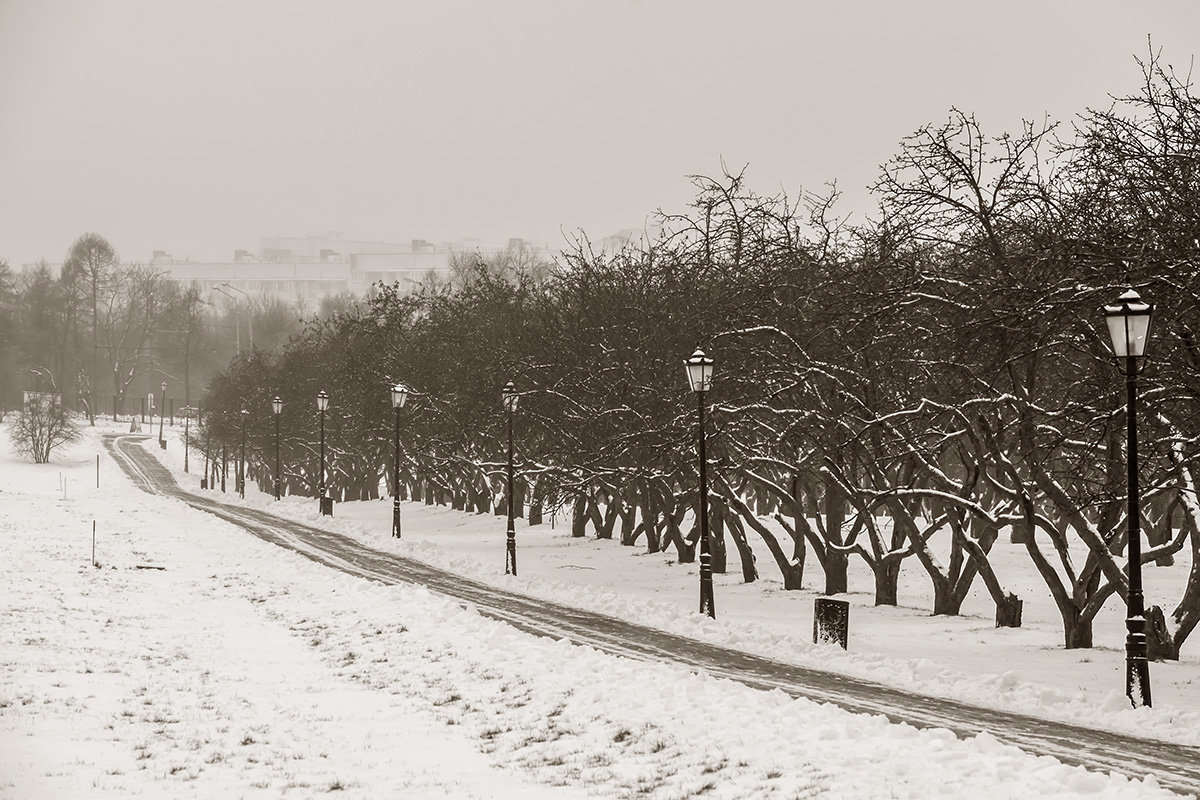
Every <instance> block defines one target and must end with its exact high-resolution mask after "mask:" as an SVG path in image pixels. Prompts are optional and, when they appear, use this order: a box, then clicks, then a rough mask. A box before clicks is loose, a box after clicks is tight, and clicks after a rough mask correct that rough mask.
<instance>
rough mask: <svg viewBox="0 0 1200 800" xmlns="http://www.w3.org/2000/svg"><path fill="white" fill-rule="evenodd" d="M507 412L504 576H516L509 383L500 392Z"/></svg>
mask: <svg viewBox="0 0 1200 800" xmlns="http://www.w3.org/2000/svg"><path fill="white" fill-rule="evenodd" d="M502 394H503V397H504V409H505V411H507V412H508V533H507V536H506V538H505V546H504V574H505V575H516V574H517V530H516V528H515V527H514V525H513V415H514V414H516V413H517V401H518V400H519V399H520V395H518V394H517V387H516V386H514V385H513V382H512V381H509V382H508V383H506V384H505V385H504V390H503V392H502Z"/></svg>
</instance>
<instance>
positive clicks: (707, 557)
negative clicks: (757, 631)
mask: <svg viewBox="0 0 1200 800" xmlns="http://www.w3.org/2000/svg"><path fill="white" fill-rule="evenodd" d="M683 364H684V366H685V367H687V377H688V385H690V386H691V387H692V391H693V392H695V393H696V400H697V403H696V409H697V413H698V416H697V419H698V420H699V426H698V427H699V431H700V433H699V436H698V437H697V445H696V449H697V451H698V452H699V456H700V493H699V496H698V498H697V505H698V506H699V512H700V613H701V614H708V616H710V617H712V618H713V619H716V618H717V610H716V607H715V604H714V602H713V579H712V552H711V548H710V546H709V539H708V458H707V456H706V455H705V453H704V439H705V433H704V393H705V392H707V391H708V390H709V389H711V388H712V370H713V360H712V359H711V358H709V357H708V356H706V355H704V351H703V350H699V349H697V350H696V352H694V353H692V357H691V358H689V359H686V360H685V361H684V362H683Z"/></svg>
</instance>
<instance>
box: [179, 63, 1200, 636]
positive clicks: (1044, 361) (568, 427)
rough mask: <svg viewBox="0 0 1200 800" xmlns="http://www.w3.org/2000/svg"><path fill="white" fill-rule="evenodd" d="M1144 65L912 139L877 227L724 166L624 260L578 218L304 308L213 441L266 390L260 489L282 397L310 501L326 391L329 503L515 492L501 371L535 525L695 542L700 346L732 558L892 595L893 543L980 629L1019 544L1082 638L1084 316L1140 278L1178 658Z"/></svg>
mask: <svg viewBox="0 0 1200 800" xmlns="http://www.w3.org/2000/svg"><path fill="white" fill-rule="evenodd" d="M1143 74H1144V78H1145V80H1144V85H1143V86H1142V87H1141V90H1140V91H1139V92H1137V93H1136V94H1134V95H1132V96H1130V97H1127V98H1124V99H1120V100H1117V101H1115V102H1114V103H1113V104H1112V106H1111V107H1110V108H1108V109H1105V110H1090V111H1087V112H1086V113H1084V114H1082V115H1080V116H1079V117H1078V119H1077V120H1076V122H1075V123H1074V125H1073V126H1062V125H1055V124H1050V123H1045V124H1026V125H1024V126H1023V127H1022V128H1021V129H1020V130H1019V131H1017V132H1015V133H1005V134H1002V135H1000V136H989V135H987V134H986V133H985V132H984V131H983V130H981V128H980V125H979V124H978V123H977V121H976V120H975V118H974V117H973V116H972V115H970V114H967V113H964V112H961V111H958V110H952V111H951V113H950V115H949V117H948V119H947V120H946V121H945V122H942V123H940V124H933V125H928V126H925V127H923V128H921V129H920V130H918V131H917V132H916V133H914V134H913V135H912V136H910V137H908V138H907V139H905V140H904V141H903V142H902V144H901V146H900V149H899V152H898V153H897V155H896V156H895V157H894V158H892V159H891V160H890V161H889V162H888V163H887V164H885V165H884V167H883V168H882V171H881V175H880V178H879V180H878V182H877V183H876V185H875V187H874V188H875V191H876V195H877V197H878V202H879V213H878V215H877V216H876V220H877V221H872V222H868V223H865V224H862V225H850V224H847V223H846V222H844V221H842V220H840V219H839V218H838V217H837V215H836V213H835V207H836V193H835V192H833V191H831V192H830V194H829V196H826V197H817V196H812V195H804V196H802V197H800V198H791V197H789V196H786V195H775V196H762V195H759V194H756V193H755V192H753V191H751V190H750V189H749V188H748V187H747V185H746V182H745V180H744V175H743V174H741V173H726V174H723V175H722V176H721V177H719V178H717V179H710V178H705V177H697V178H695V179H694V180H695V188H696V198H695V201H694V202H693V203H692V205H691V206H690V208H689V209H687V210H686V211H685V212H683V213H677V214H663V215H662V218H661V222H662V224H663V233H662V235H661V236H658V237H656V238H654V239H653V240H652V241H643V242H638V243H633V244H631V245H630V246H628V247H626V248H624V249H622V250H619V251H617V252H596V251H595V250H594V249H593V248H592V247H591V246H590V244H589V243H588V241H587V240H586V239H585V238H581V239H580V240H579V241H577V242H576V243H575V245H574V246H573V247H571V248H569V249H568V250H567V251H566V252H564V253H563V254H562V256H561V259H560V260H559V261H558V262H557V263H556V264H554V265H553V266H552V267H551V268H549V269H547V268H545V265H537V268H536V269H535V268H533V267H532V266H531V265H528V264H525V265H515V266H514V264H513V263H511V262H510V261H506V260H504V259H483V258H479V259H476V260H475V262H474V263H473V264H467V265H464V269H462V270H461V271H460V274H459V276H458V279H457V280H456V281H454V282H453V283H452V284H447V285H432V284H431V285H428V286H425V287H423V288H422V289H421V290H420V291H419V292H417V293H416V294H412V295H408V296H403V295H401V294H400V293H399V292H398V290H397V288H396V287H389V286H379V287H377V289H376V291H375V292H374V293H373V294H372V295H371V296H370V297H369V298H368V299H367V300H365V301H364V302H363V303H361V304H360V305H358V306H356V307H351V308H347V309H345V310H343V311H342V312H341V313H338V314H336V315H333V316H330V317H328V318H325V319H321V320H319V321H316V322H313V323H311V324H309V325H308V326H307V327H306V328H305V330H304V331H303V332H302V333H301V334H300V335H299V336H297V337H296V338H295V339H293V341H292V342H291V343H290V344H289V345H288V346H287V347H286V348H285V349H283V350H282V351H281V352H279V353H264V352H261V351H260V352H254V353H251V354H247V355H244V356H243V357H242V358H240V359H237V360H235V361H234V362H233V363H232V364H231V365H230V366H229V368H228V369H226V370H224V371H223V372H222V373H221V374H220V375H218V376H217V377H216V378H215V379H214V380H213V382H212V383H211V384H210V385H209V388H208V399H207V401H206V403H205V405H206V407H207V408H208V409H209V410H210V412H211V415H210V416H209V417H207V418H206V419H205V420H204V421H203V422H204V424H203V427H202V429H201V431H200V433H199V434H198V440H199V441H200V442H201V443H202V446H205V447H207V448H208V449H209V451H210V453H213V452H216V450H215V449H214V448H215V447H218V446H219V443H221V442H226V443H228V442H229V441H233V437H235V436H236V435H238V433H239V431H238V426H239V424H240V420H239V415H238V412H239V411H240V410H241V409H242V408H246V409H248V410H249V411H250V414H249V417H248V420H249V421H248V424H249V426H250V430H249V432H248V434H249V436H250V441H251V452H252V472H251V474H252V477H253V478H255V479H257V480H258V481H259V482H260V484H261V485H262V487H263V488H264V489H268V490H269V489H270V486H271V482H272V480H273V475H272V474H271V470H272V467H273V463H274V461H273V452H274V451H273V446H274V442H273V433H274V428H273V420H272V415H271V410H270V399H271V398H272V397H273V396H275V395H279V396H280V397H281V398H282V399H283V400H284V402H285V405H284V411H283V417H282V419H281V428H282V430H283V432H284V436H283V444H282V446H283V451H284V455H283V459H282V460H283V463H284V465H285V466H284V468H283V469H284V475H283V479H284V481H285V482H286V484H287V486H288V490H289V491H290V492H294V493H308V494H312V493H314V492H315V486H316V482H317V481H316V472H317V458H318V456H317V452H316V441H317V436H316V427H317V424H318V415H317V411H316V405H315V397H316V394H317V392H318V391H320V390H325V391H327V392H328V393H329V395H330V396H331V398H332V401H331V404H330V410H329V412H328V414H327V417H326V433H327V438H328V441H329V463H330V470H331V475H332V485H333V487H334V491H335V494H336V496H338V497H341V498H346V499H367V498H373V497H377V496H379V495H380V492H381V491H386V487H388V486H390V485H391V483H392V479H393V476H392V475H391V469H392V458H391V446H392V445H391V442H392V436H391V432H392V425H393V415H392V410H391V408H390V404H389V398H388V389H389V387H390V385H391V384H392V383H394V382H402V383H404V384H406V385H407V386H409V387H410V389H411V392H412V393H411V395H410V400H409V404H408V405H407V406H406V407H405V408H404V409H403V412H402V414H401V424H402V426H403V428H402V431H401V436H400V439H401V443H402V445H401V446H402V449H403V453H402V460H401V467H400V470H401V475H400V476H399V478H400V484H401V493H402V494H403V495H405V496H406V497H409V498H412V499H418V500H424V501H425V502H431V503H443V504H447V505H451V506H453V507H455V508H459V509H464V510H473V511H477V512H495V513H499V512H501V511H502V510H503V509H504V507H505V503H506V502H507V501H508V498H506V497H505V496H504V488H505V484H504V481H503V480H502V476H503V468H504V464H503V455H504V452H505V449H504V439H503V437H504V414H503V411H502V408H501V394H500V392H501V387H502V386H503V385H504V384H505V383H506V382H507V381H509V380H512V381H513V382H514V383H515V384H516V386H517V388H518V389H519V391H520V392H521V393H522V397H521V402H520V407H519V412H518V415H517V442H518V467H519V474H520V481H519V482H518V485H517V488H516V490H515V495H516V496H515V497H514V498H513V500H514V502H515V503H516V504H517V508H518V509H520V510H521V512H522V514H523V515H525V516H527V517H528V518H529V521H530V522H531V523H536V522H538V521H540V519H541V515H542V514H543V513H544V512H545V510H546V509H547V508H550V507H553V508H563V509H569V517H570V519H571V520H572V523H571V524H572V531H573V533H574V534H575V535H577V536H584V535H587V534H588V533H591V534H592V535H594V536H597V537H600V538H614V539H618V540H619V541H620V542H621V544H624V545H628V546H635V545H640V546H644V547H646V548H648V549H649V550H651V551H659V550H670V551H673V555H674V557H675V558H676V559H677V560H678V561H680V562H690V561H692V560H693V559H694V558H695V552H696V544H697V539H698V536H699V531H698V530H697V528H696V526H695V523H694V514H693V513H692V512H693V510H694V509H695V508H696V505H697V496H696V493H697V489H696V486H697V475H696V459H695V457H694V455H693V453H694V450H693V447H694V437H695V427H694V426H695V416H694V415H695V407H694V403H695V400H694V398H693V396H692V395H691V393H690V391H689V389H688V387H687V385H686V383H685V380H684V370H683V359H684V358H686V357H687V356H688V355H689V354H690V353H691V352H692V350H693V349H694V348H695V347H697V346H700V347H702V348H704V349H705V350H706V351H707V352H708V353H709V354H710V355H711V356H713V357H714V358H715V359H716V379H715V383H714V389H713V391H712V392H711V393H710V395H711V396H710V401H711V403H712V415H711V429H710V435H711V437H712V438H711V440H710V442H711V445H710V448H709V456H710V467H709V469H710V476H711V478H712V480H711V482H710V487H711V497H710V498H709V501H710V503H711V504H712V518H713V525H714V535H715V542H714V546H715V550H716V559H715V563H716V566H717V568H718V569H719V570H725V569H728V568H729V563H728V562H729V560H730V557H731V556H732V561H733V564H734V565H736V566H735V568H736V569H739V570H740V572H741V574H742V576H743V577H744V579H745V580H746V581H753V580H755V579H756V578H757V576H758V574H759V569H760V565H759V564H758V563H756V561H755V555H754V551H753V549H752V548H751V546H750V544H749V542H750V541H751V540H753V541H755V543H756V547H757V548H758V549H759V551H760V552H764V551H765V552H767V553H769V554H770V557H771V561H772V563H773V565H774V568H775V569H777V570H778V571H779V572H780V574H781V575H782V578H783V582H784V586H785V587H786V588H788V589H798V588H800V586H801V583H802V581H803V580H804V579H805V578H806V574H805V572H806V568H807V567H808V565H809V564H810V563H812V562H814V561H815V562H816V565H817V566H818V567H819V568H820V571H821V574H822V576H823V577H822V582H823V586H822V588H823V590H824V591H825V592H827V593H837V592H842V591H845V590H846V588H847V586H846V575H847V566H848V563H849V561H850V559H859V560H860V561H861V562H862V563H863V564H865V565H866V566H867V567H868V568H869V569H870V571H871V572H872V574H873V575H874V579H875V600H876V602H877V603H879V604H895V603H896V602H897V581H898V577H899V573H900V568H901V565H902V563H905V562H906V561H907V562H908V563H915V564H916V565H919V568H920V569H922V570H923V571H924V572H925V573H926V574H927V575H928V577H929V582H930V609H931V611H933V612H934V613H937V614H956V613H958V612H959V609H960V607H961V604H962V602H963V600H964V598H965V597H966V594H967V592H968V590H969V589H970V587H971V586H972V584H973V583H974V582H975V581H981V582H982V583H983V585H984V586H985V587H986V589H987V591H988V593H989V594H990V596H991V597H992V599H993V601H994V602H995V604H996V607H997V623H998V624H1004V625H1014V624H1019V621H1020V602H1019V600H1018V599H1017V598H1015V597H1013V595H1012V594H1011V593H1010V592H1009V591H1008V589H1007V587H1006V586H1005V584H1004V578H1003V576H1002V575H998V574H997V573H996V571H995V570H994V569H993V567H992V565H991V563H990V561H989V553H990V552H991V551H992V548H993V547H994V546H995V544H996V542H997V540H998V537H999V536H1000V535H1001V534H1002V532H1004V533H1005V535H1008V536H1011V537H1012V540H1013V541H1014V542H1017V543H1019V544H1020V546H1021V547H1022V548H1023V549H1024V550H1025V552H1026V553H1027V554H1028V557H1029V559H1030V560H1031V562H1032V564H1033V565H1034V567H1035V568H1036V570H1037V572H1038V574H1039V575H1040V576H1041V577H1042V579H1043V581H1044V582H1045V586H1046V590H1047V591H1048V592H1049V594H1050V595H1051V596H1052V597H1053V599H1054V602H1055V604H1056V606H1057V608H1058V611H1059V613H1060V615H1061V619H1062V629H1063V641H1064V644H1065V646H1066V647H1068V648H1075V647H1089V646H1091V644H1092V624H1093V620H1094V619H1095V616H1096V614H1097V612H1098V611H1099V610H1100V608H1101V606H1102V605H1103V604H1104V603H1105V602H1106V601H1107V600H1108V599H1110V598H1111V597H1112V596H1113V595H1114V594H1116V595H1117V596H1118V597H1120V596H1124V594H1125V591H1126V588H1127V581H1128V578H1127V571H1126V565H1125V563H1124V557H1123V555H1122V554H1123V553H1124V550H1125V545H1126V542H1125V532H1126V519H1125V514H1126V510H1125V509H1126V481H1125V454H1124V447H1125V435H1124V431H1125V398H1124V385H1123V379H1122V378H1121V376H1120V375H1119V373H1118V371H1117V369H1116V366H1115V364H1114V362H1113V359H1112V358H1111V354H1110V349H1109V345H1108V343H1107V334H1106V332H1105V328H1104V322H1103V318H1102V313H1101V306H1102V305H1104V304H1105V303H1111V302H1113V301H1114V300H1115V298H1116V297H1117V296H1118V295H1119V294H1120V293H1121V292H1122V291H1123V290H1124V289H1125V288H1126V287H1128V286H1133V287H1135V288H1136V289H1137V290H1138V291H1139V292H1140V293H1141V294H1142V295H1143V297H1145V298H1147V299H1148V300H1151V301H1153V302H1154V303H1156V304H1157V307H1158V311H1157V323H1156V329H1155V331H1154V335H1153V341H1152V343H1151V345H1150V347H1151V352H1150V360H1149V365H1148V369H1147V371H1146V373H1145V375H1144V377H1143V379H1142V380H1143V386H1144V391H1143V406H1142V409H1143V411H1142V414H1141V415H1140V417H1139V423H1140V427H1141V430H1142V441H1143V446H1142V454H1141V464H1142V470H1141V481H1142V486H1143V490H1142V496H1143V499H1144V502H1143V503H1142V513H1143V515H1144V518H1143V519H1142V521H1141V523H1142V529H1143V530H1144V531H1145V532H1146V535H1147V537H1148V539H1149V542H1150V546H1149V547H1148V548H1146V549H1145V550H1144V554H1143V560H1144V561H1145V562H1146V563H1150V564H1157V565H1160V566H1162V567H1163V568H1166V567H1167V566H1168V565H1170V564H1171V563H1172V561H1173V558H1174V556H1175V555H1176V554H1178V553H1180V552H1181V551H1183V550H1184V548H1188V549H1189V550H1190V552H1191V560H1190V563H1191V566H1190V570H1191V571H1190V574H1189V575H1188V578H1187V582H1186V588H1185V589H1184V591H1183V592H1182V594H1181V596H1179V597H1177V598H1172V600H1173V602H1174V603H1175V605H1174V606H1172V607H1170V609H1169V611H1168V612H1167V613H1165V614H1164V613H1162V612H1161V611H1159V610H1158V609H1154V615H1153V620H1154V624H1153V628H1154V629H1153V631H1152V653H1153V654H1154V655H1155V656H1156V657H1168V658H1173V657H1178V651H1179V647H1180V645H1181V644H1182V643H1183V641H1184V640H1185V639H1186V638H1187V636H1188V635H1189V634H1190V633H1191V632H1192V630H1193V629H1194V628H1195V626H1196V623H1197V621H1198V620H1200V498H1198V497H1197V494H1196V490H1195V483H1196V481H1197V477H1198V475H1197V473H1198V470H1197V453H1198V451H1200V418H1198V417H1197V414H1196V411H1197V408H1200V405H1198V401H1200V342H1198V341H1197V332H1198V331H1200V303H1198V300H1200V297H1198V291H1200V241H1198V239H1197V237H1198V235H1200V233H1198V232H1200V105H1198V103H1197V99H1196V97H1195V96H1194V95H1193V94H1192V91H1191V87H1190V85H1188V83H1187V82H1186V81H1184V80H1182V79H1180V78H1178V77H1177V76H1176V75H1175V74H1174V73H1173V72H1172V71H1171V70H1170V69H1169V68H1166V67H1164V66H1162V65H1161V64H1159V63H1158V62H1157V61H1155V60H1154V59H1151V60H1150V61H1149V62H1147V63H1146V64H1144V65H1143Z"/></svg>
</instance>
